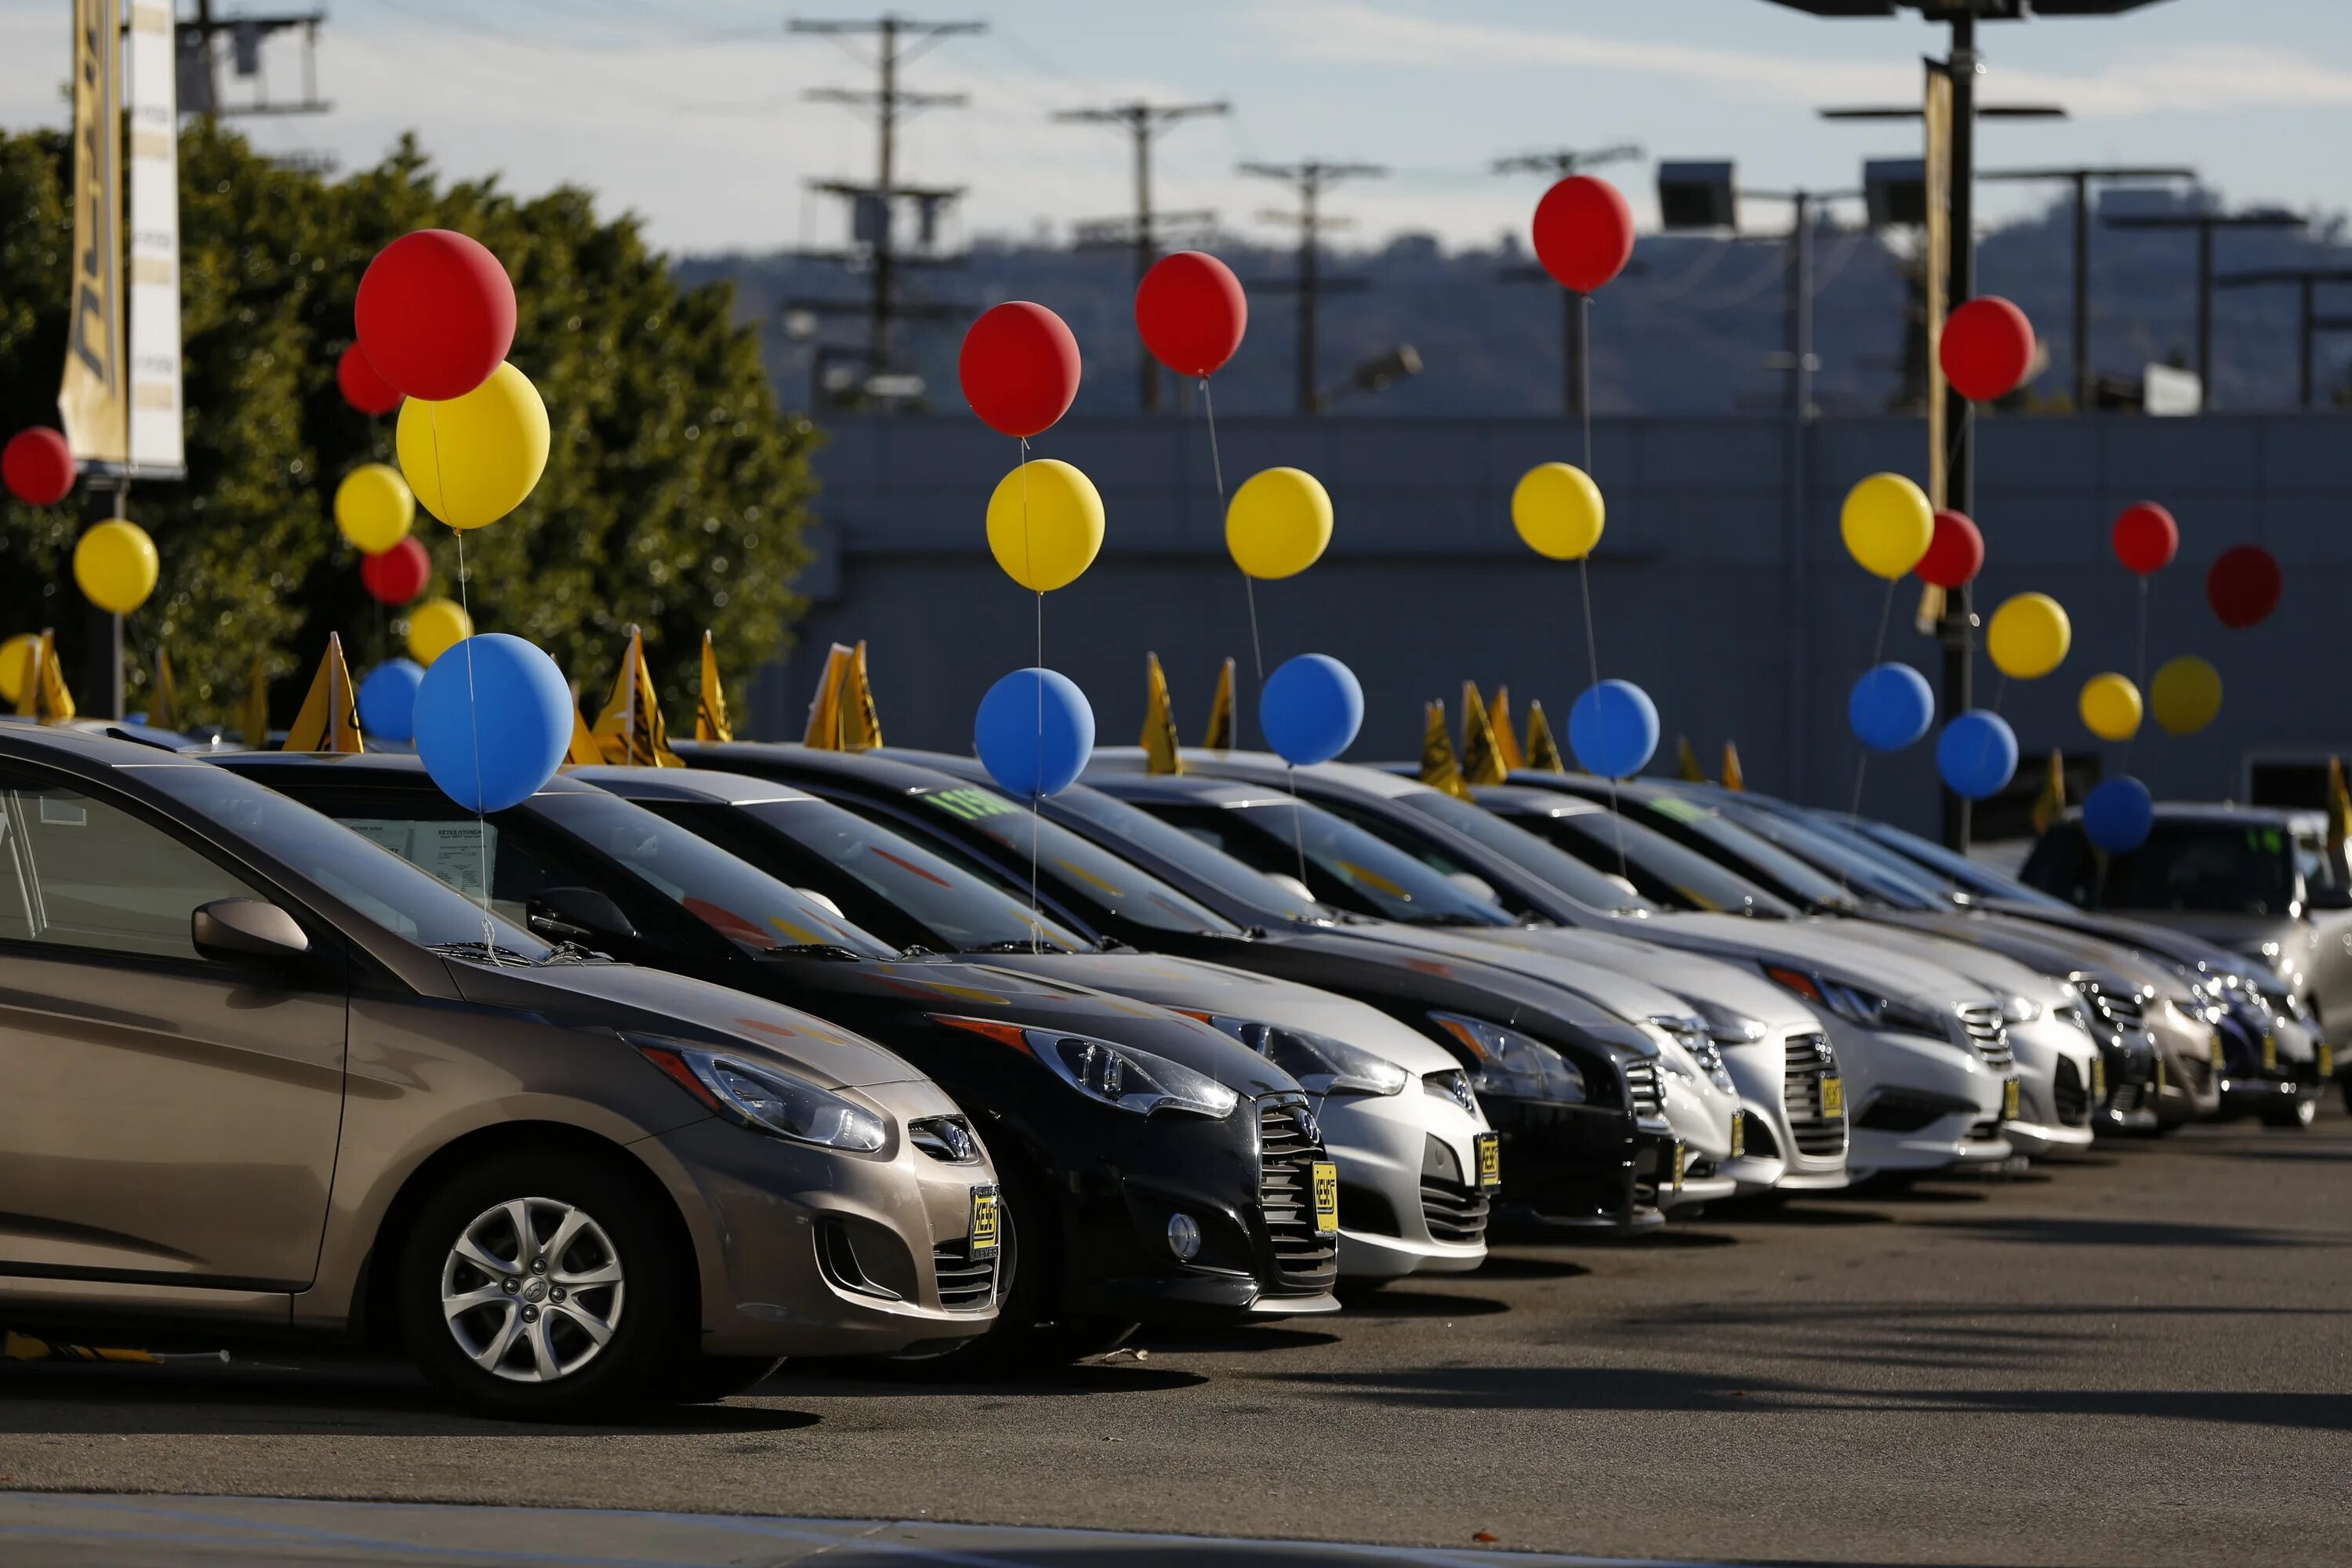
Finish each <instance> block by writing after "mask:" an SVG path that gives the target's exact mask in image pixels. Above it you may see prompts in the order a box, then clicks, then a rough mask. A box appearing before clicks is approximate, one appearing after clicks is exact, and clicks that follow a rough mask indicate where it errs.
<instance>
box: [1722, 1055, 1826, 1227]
mask: <svg viewBox="0 0 2352 1568" xmlns="http://www.w3.org/2000/svg"><path fill="white" fill-rule="evenodd" d="M1722 1049H1723V1065H1724V1066H1725V1068H1727V1069H1728V1070H1729V1071H1730V1073H1731V1081H1732V1082H1733V1083H1734V1084H1736V1085H1738V1089H1739V1100H1740V1105H1741V1107H1742V1109H1744V1110H1746V1111H1747V1113H1748V1124H1747V1129H1746V1135H1745V1137H1744V1138H1743V1140H1742V1142H1743V1145H1744V1150H1745V1152H1743V1153H1742V1154H1741V1155H1739V1156H1738V1158H1736V1159H1731V1160H1727V1161H1726V1162H1724V1164H1723V1167H1722V1173H1723V1174H1725V1175H1727V1176H1729V1177H1730V1178H1731V1179H1732V1181H1733V1182H1734V1183H1735V1184H1736V1185H1737V1188H1738V1195H1740V1196H1743V1197H1748V1196H1753V1195H1755V1194H1759V1193H1768V1192H1772V1191H1775V1190H1782V1191H1788V1192H1834V1191H1836V1190H1837V1189H1838V1188H1840V1187H1843V1186H1844V1185H1845V1184H1846V1183H1847V1181H1848V1179H1849V1178H1848V1176H1847V1174H1846V1141H1847V1136H1848V1134H1847V1130H1846V1121H1845V1117H1844V1115H1843V1113H1841V1114H1839V1115H1835V1116H1829V1115H1824V1114H1823V1113H1822V1081H1823V1080H1824V1079H1828V1078H1832V1077H1836V1076H1838V1065H1837V1061H1836V1058H1834V1056H1832V1055H1831V1054H1830V1052H1829V1047H1828V1044H1827V1037H1825V1036H1823V1035H1821V1034H1819V1033H1816V1032H1814V1031H1811V1030H1803V1031H1797V1032H1793V1033H1790V1032H1784V1033H1782V1034H1780V1035H1779V1036H1777V1037H1772V1038H1769V1039H1764V1040H1759V1041H1757V1042H1755V1043H1753V1044H1747V1045H1731V1046H1725V1047H1722ZM1840 1081H1841V1083H1843V1079H1841V1080H1840Z"/></svg>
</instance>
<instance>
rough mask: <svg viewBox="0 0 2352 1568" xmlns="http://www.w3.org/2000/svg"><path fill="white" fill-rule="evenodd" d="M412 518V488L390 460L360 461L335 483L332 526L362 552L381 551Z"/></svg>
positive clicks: (403, 533)
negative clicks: (339, 481)
mask: <svg viewBox="0 0 2352 1568" xmlns="http://www.w3.org/2000/svg"><path fill="white" fill-rule="evenodd" d="M415 521H416V492H415V491H414V490H412V489H409V488H408V481H407V480H406V479H402V478H401V477H400V470H399V469H398V468H394V467H393V466H392V465H391V464H390V463H362V464H361V465H360V466H359V467H358V468H353V469H352V471H351V472H350V473H348V474H345V475H344V476H343V482H342V483H341V484H340V485H337V486H336V487H335V527H336V528H337V529H339V530H341V532H342V536H343V537H344V538H345V539H348V540H350V541H351V542H352V546H353V547H354V548H355V549H357V550H358V551H359V552H361V553H362V554H364V555H381V554H383V552H385V551H387V550H389V549H391V548H392V547H393V546H394V545H395V544H397V543H399V542H401V541H402V540H404V539H405V538H407V537H408V526H409V524H411V523H413V522H415Z"/></svg>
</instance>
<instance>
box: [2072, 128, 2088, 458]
mask: <svg viewBox="0 0 2352 1568" xmlns="http://www.w3.org/2000/svg"><path fill="white" fill-rule="evenodd" d="M2092 379H2093V378H2092V374H2091V176H2090V174H2089V173H2088V172H2087V171H2085V170H2081V169H2077V170H2076V171H2074V412H2075V413H2077V414H2083V413H2086V412H2088V411H2089V409H2090V406H2091V399H2092V396H2093V387H2092Z"/></svg>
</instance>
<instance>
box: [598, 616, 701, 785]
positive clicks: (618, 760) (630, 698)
mask: <svg viewBox="0 0 2352 1568" xmlns="http://www.w3.org/2000/svg"><path fill="white" fill-rule="evenodd" d="M592 733H593V734H594V735H595V737H596V747H597V750H599V751H600V752H603V753H604V760H605V761H606V762H608V763H614V764H616V765H620V766H625V767H638V768H682V767H684V766H686V764H685V763H682V762H680V761H679V760H678V757H677V752H673V751H671V750H670V749H669V726H668V725H667V724H665V723H663V722H662V714H661V700H660V699H659V698H657V697H656V696H655V694H654V678H653V672H652V671H651V670H649V669H647V668H646V637H645V634H644V633H643V632H641V631H639V630H638V629H637V628H636V627H635V626H631V627H630V628H629V646H628V649H627V651H626V652H625V653H624V654H622V656H621V668H620V670H619V672H618V673H616V674H615V675H614V677H613V692H612V695H611V696H609V697H607V698H605V699H604V711H603V712H602V713H599V714H597V715H596V726H595V729H594V730H593V731H592Z"/></svg>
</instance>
